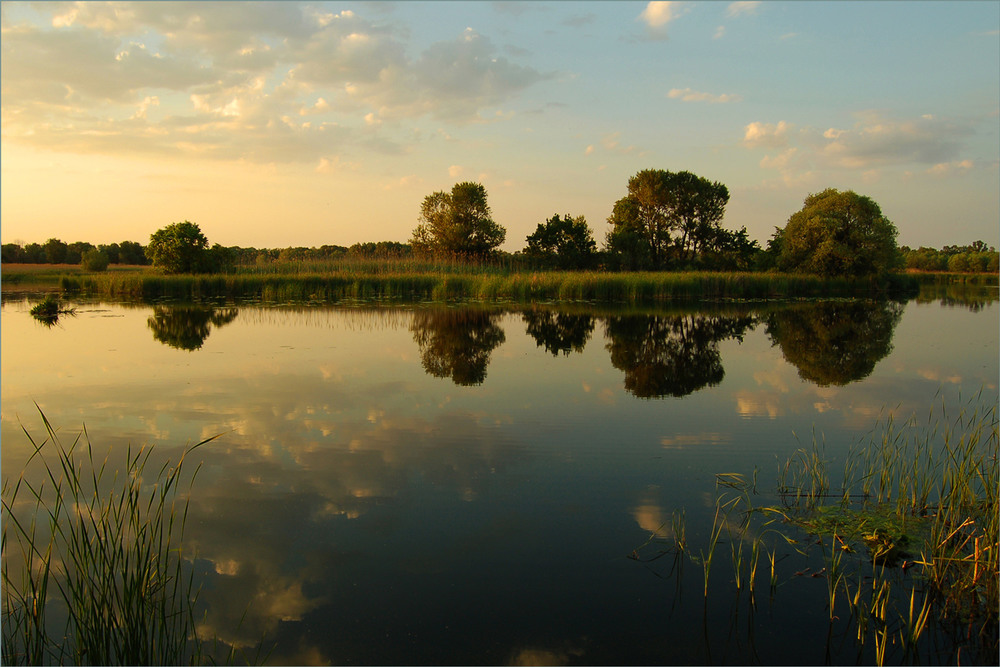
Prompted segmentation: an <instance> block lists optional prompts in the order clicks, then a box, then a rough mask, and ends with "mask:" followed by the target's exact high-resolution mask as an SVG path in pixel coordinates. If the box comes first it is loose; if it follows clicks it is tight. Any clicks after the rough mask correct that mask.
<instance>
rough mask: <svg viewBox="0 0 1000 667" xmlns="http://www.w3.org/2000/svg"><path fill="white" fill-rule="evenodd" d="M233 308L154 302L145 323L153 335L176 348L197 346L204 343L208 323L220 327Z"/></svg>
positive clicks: (233, 314) (233, 312)
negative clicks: (157, 304)
mask: <svg viewBox="0 0 1000 667" xmlns="http://www.w3.org/2000/svg"><path fill="white" fill-rule="evenodd" d="M238 314H239V310H238V309H236V308H221V309H216V308H206V307H202V306H154V307H153V314H152V316H150V318H149V320H148V322H147V324H148V326H149V328H150V329H152V331H153V338H154V339H156V340H158V341H160V342H161V343H163V344H164V345H169V346H170V347H176V348H177V349H179V350H189V351H193V350H197V349H200V348H201V346H202V345H204V344H205V339H206V338H208V334H209V333H211V330H212V326H213V325H214V326H216V327H221V326H225V325H227V324H229V323H230V322H232V321H233V320H235V319H236V316H237V315H238Z"/></svg>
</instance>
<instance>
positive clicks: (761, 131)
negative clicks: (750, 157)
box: [743, 120, 792, 148]
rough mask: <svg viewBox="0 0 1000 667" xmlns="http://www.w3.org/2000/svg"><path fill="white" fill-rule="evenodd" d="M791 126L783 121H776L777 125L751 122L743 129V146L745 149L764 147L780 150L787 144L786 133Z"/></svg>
mask: <svg viewBox="0 0 1000 667" xmlns="http://www.w3.org/2000/svg"><path fill="white" fill-rule="evenodd" d="M791 127H792V125H791V124H790V123H787V122H785V121H783V120H782V121H778V124H777V125H774V124H772V123H760V122H753V123H750V124H749V125H747V126H746V128H744V133H743V145H744V146H746V147H747V148H756V147H758V146H764V147H767V148H780V147H782V146H785V145H786V144H787V143H788V137H787V135H788V131H789V130H790V129H791Z"/></svg>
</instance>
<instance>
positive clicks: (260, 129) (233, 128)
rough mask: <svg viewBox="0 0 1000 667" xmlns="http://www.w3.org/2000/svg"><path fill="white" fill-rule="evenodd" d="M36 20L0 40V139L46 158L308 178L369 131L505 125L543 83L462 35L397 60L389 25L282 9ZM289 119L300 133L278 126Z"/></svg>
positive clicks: (172, 6) (222, 6)
mask: <svg viewBox="0 0 1000 667" xmlns="http://www.w3.org/2000/svg"><path fill="white" fill-rule="evenodd" d="M38 11H39V12H41V13H43V14H45V13H48V14H49V16H50V17H51V21H50V24H51V25H50V26H44V25H43V26H41V27H35V26H31V25H29V24H18V25H14V24H5V25H4V34H3V41H2V49H3V53H2V61H3V65H4V72H3V74H4V76H3V84H4V90H3V97H2V100H0V101H2V106H3V117H4V138H5V140H12V141H18V142H22V143H32V144H34V145H36V146H43V147H46V148H50V149H56V150H67V151H72V152H83V153H86V152H90V151H97V152H117V151H126V152H142V153H152V154H157V153H159V154H170V155H177V154H179V153H181V154H183V153H191V154H195V153H196V154H199V155H204V156H214V157H218V158H222V159H242V160H247V161H252V162H266V163H270V162H286V161H295V162H301V163H305V164H317V163H318V162H319V160H320V159H322V158H328V157H329V156H332V155H338V154H341V153H342V151H343V150H344V148H345V146H347V145H349V144H351V143H358V142H361V141H364V142H366V143H367V144H368V145H372V142H373V141H376V140H375V139H373V138H372V135H371V133H370V131H368V128H371V127H373V126H376V125H378V124H379V123H381V122H383V121H386V122H388V121H393V120H396V121H398V120H399V119H403V118H416V117H421V116H432V117H434V118H437V119H439V120H443V121H449V122H452V123H458V124H461V123H468V122H485V121H486V120H488V121H489V122H502V121H504V120H507V119H509V118H511V117H512V115H513V112H512V111H510V110H507V111H504V112H503V113H494V112H495V111H496V109H495V107H499V106H501V105H503V104H505V103H506V102H507V101H509V100H510V99H511V98H512V97H514V96H516V95H517V94H518V93H519V92H520V91H522V90H524V89H525V88H527V87H529V86H532V85H534V84H535V83H537V82H539V81H541V80H543V79H545V78H547V76H548V75H545V74H542V73H540V72H538V71H536V70H534V69H533V68H531V67H526V66H521V65H518V64H516V63H514V62H511V61H509V60H507V59H505V58H503V57H500V56H499V55H498V52H497V49H496V48H495V47H494V45H493V44H492V43H491V42H490V40H489V39H488V38H487V37H485V36H482V35H480V34H478V33H477V32H476V31H474V30H466V31H465V32H463V33H462V34H461V35H459V36H458V37H457V38H456V39H454V40H451V41H442V42H437V43H434V44H431V45H430V46H429V47H428V48H427V49H425V50H424V51H423V53H419V54H417V55H416V56H415V57H411V56H409V55H408V54H407V41H408V39H409V35H408V33H406V32H405V31H404V30H402V29H401V28H400V27H399V26H397V25H395V24H375V23H373V22H370V21H367V20H365V19H364V18H362V17H361V16H359V15H358V14H355V13H353V12H350V11H343V12H340V13H336V14H334V13H329V12H324V11H321V10H318V9H314V8H311V7H309V6H304V5H297V4H296V5H292V4H290V3H289V4H285V3H248V4H237V3H114V4H112V3H108V4H102V3H77V4H73V5H66V4H63V3H49V4H41V5H39V6H38ZM137 35H142V38H141V39H142V43H139V42H138V41H137V40H136V36H137ZM150 45H156V46H155V47H154V46H150ZM152 100H157V101H158V107H157V113H156V114H155V117H154V116H153V115H152V114H150V113H149V111H150V108H151V107H152V106H153V105H154V104H156V102H153V101H152ZM302 116H310V117H315V118H316V120H310V122H308V123H295V122H292V121H291V119H292V118H298V117H302ZM335 119H341V122H340V123H337V122H335ZM387 136H390V135H387ZM378 142H379V143H378V144H377V145H375V148H376V149H377V150H380V151H383V152H398V151H399V150H400V148H399V147H398V146H396V145H394V144H392V143H391V142H390V140H389V139H386V138H382V139H379V140H378ZM178 148H180V149H181V151H178Z"/></svg>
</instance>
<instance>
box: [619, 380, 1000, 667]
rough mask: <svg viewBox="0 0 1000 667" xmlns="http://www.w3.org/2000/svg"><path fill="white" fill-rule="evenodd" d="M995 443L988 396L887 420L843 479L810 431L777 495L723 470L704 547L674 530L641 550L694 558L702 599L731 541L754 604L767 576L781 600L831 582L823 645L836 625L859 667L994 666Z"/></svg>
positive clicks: (641, 554) (856, 453)
mask: <svg viewBox="0 0 1000 667" xmlns="http://www.w3.org/2000/svg"><path fill="white" fill-rule="evenodd" d="M998 440H1000V438H998V419H997V405H996V402H995V401H993V402H984V400H983V396H982V394H980V395H978V396H976V397H974V398H973V399H972V400H970V401H968V402H967V403H964V404H963V406H962V407H961V408H960V409H959V412H958V414H957V415H955V414H953V413H952V414H949V411H948V410H947V409H946V408H945V407H944V405H943V404H942V405H941V406H934V407H932V408H931V409H930V410H929V411H928V414H927V416H926V418H925V419H920V418H918V417H916V416H914V417H911V418H910V419H908V420H906V421H905V422H903V423H897V422H896V421H895V420H894V418H893V416H892V415H891V414H889V415H886V416H885V417H884V418H881V419H880V420H879V422H878V423H877V424H876V426H875V428H874V429H873V430H872V431H871V433H870V434H869V436H868V437H867V438H866V439H865V440H863V441H862V442H861V443H860V444H858V445H857V446H855V447H854V448H852V450H851V451H850V453H849V454H848V456H847V457H846V460H845V463H844V469H843V472H842V473H839V474H838V475H837V476H836V477H835V476H834V475H833V474H831V471H830V467H829V463H830V462H829V461H828V459H827V457H826V454H825V447H824V445H823V442H822V439H821V438H816V437H815V436H814V438H813V442H812V446H811V447H809V448H803V449H801V450H799V451H798V452H797V453H796V454H795V456H793V457H791V458H790V459H789V460H788V461H787V462H786V463H785V464H784V465H783V466H781V467H780V468H779V472H778V476H777V487H776V491H775V493H774V495H773V496H771V497H770V499H768V498H767V497H765V498H763V499H761V498H760V497H759V495H758V490H757V479H756V471H755V472H754V475H753V476H752V478H750V477H747V476H746V475H743V474H740V473H722V474H720V475H718V476H717V489H718V496H717V499H716V503H715V514H714V518H713V520H712V525H711V527H710V528H706V533H707V537H706V538H705V539H706V540H707V542H706V544H705V546H703V547H697V546H692V545H691V544H690V535H691V531H690V529H688V530H687V531H685V530H683V529H681V530H678V529H677V527H676V526H674V529H673V531H672V532H673V537H672V538H671V541H669V542H668V544H667V546H666V549H664V548H663V542H662V540H660V539H655V538H654V537H651V538H650V540H648V541H647V542H646V543H645V544H644V545H643V546H642V547H640V548H639V550H636V551H634V552H633V553H632V558H634V559H637V560H641V561H644V562H650V561H652V560H656V559H658V558H660V557H661V556H662V555H664V554H665V553H671V552H672V553H674V555H675V557H677V556H686V557H687V558H688V559H690V560H692V561H694V562H696V563H698V564H699V565H700V566H701V567H702V569H703V573H704V594H705V600H706V604H707V603H708V599H709V590H710V583H711V582H710V573H711V572H712V571H714V568H713V561H717V560H718V557H719V555H720V554H719V552H720V551H724V550H722V549H721V548H720V545H722V544H727V543H728V545H729V549H728V551H729V553H730V558H731V562H732V570H731V572H732V573H733V577H734V578H732V579H730V581H732V582H734V583H735V594H736V596H737V598H739V597H740V596H742V595H744V592H746V599H747V600H748V602H747V604H748V605H749V607H750V608H751V610H752V609H753V608H754V607H755V605H756V603H755V600H756V594H757V592H758V591H760V590H761V582H762V580H763V574H764V573H765V572H766V571H768V570H769V571H770V576H769V581H768V586H767V589H766V590H767V591H768V598H769V600H770V601H771V603H772V604H778V603H779V602H777V599H778V597H779V596H778V589H779V588H784V587H785V586H791V587H793V588H794V587H795V586H794V582H795V581H796V580H799V579H800V578H803V577H807V578H816V577H821V578H824V579H825V580H826V583H827V585H826V595H825V596H824V598H823V599H822V600H818V601H817V604H822V605H825V607H826V610H827V613H828V617H829V622H830V632H829V633H828V635H827V642H829V641H830V640H831V637H833V636H834V634H835V633H834V627H835V626H836V627H837V629H838V632H839V633H842V634H843V635H846V636H847V639H848V640H852V641H854V642H856V645H857V650H858V653H857V655H858V660H859V661H860V662H866V661H871V662H875V663H876V664H879V665H883V664H889V663H891V662H913V661H916V662H932V663H938V662H953V663H955V662H957V663H959V664H995V660H996V656H997V651H998V648H1000V643H998V621H1000V619H998V615H1000V595H998V583H1000V565H998V551H1000V546H998V542H1000V525H998V524H1000V504H998V500H997V495H998V480H1000V465H998ZM654 535H655V534H654ZM678 536H681V537H679V538H678ZM656 543H660V548H659V551H657V552H656V553H654V554H653V555H652V556H651V557H650V556H649V550H650V549H651V548H654V546H653V545H655V544H656ZM748 552H749V553H748ZM782 561H784V565H782ZM807 564H808V566H807ZM758 573H760V575H759V574H758ZM759 580H760V581H759ZM798 594H799V595H801V593H798ZM792 595H796V593H792ZM795 604H802V602H801V598H797V599H796V600H795ZM817 641H818V642H819V643H822V639H821V638H817ZM828 646H829V644H828Z"/></svg>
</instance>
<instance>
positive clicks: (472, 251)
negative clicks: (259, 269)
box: [2, 169, 998, 277]
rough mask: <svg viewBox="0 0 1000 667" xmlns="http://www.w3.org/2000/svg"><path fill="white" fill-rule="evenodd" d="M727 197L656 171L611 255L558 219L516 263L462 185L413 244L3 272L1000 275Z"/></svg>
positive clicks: (131, 245) (180, 255)
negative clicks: (748, 218)
mask: <svg viewBox="0 0 1000 667" xmlns="http://www.w3.org/2000/svg"><path fill="white" fill-rule="evenodd" d="M728 202H729V190H728V188H727V187H726V186H725V185H724V184H722V183H719V182H717V181H711V180H709V179H707V178H704V177H701V176H698V175H695V174H692V173H690V172H687V171H681V172H670V171H666V170H662V169H646V170H643V171H640V172H638V173H636V174H635V175H634V176H632V177H631V178H630V179H629V180H628V183H627V194H626V195H625V196H624V197H622V198H621V199H619V200H618V201H616V202H615V204H614V206H613V208H612V212H611V215H610V216H609V217H608V220H607V223H608V226H609V227H608V230H607V232H606V234H605V237H604V244H603V247H602V248H601V249H598V246H597V241H596V240H595V239H594V236H593V233H592V231H591V229H590V227H589V226H588V224H587V221H586V219H585V218H584V217H583V216H582V215H580V216H574V215H571V214H563V215H559V214H556V215H553V216H552V217H551V218H549V219H547V220H545V221H544V222H541V223H538V226H537V228H536V229H535V231H534V232H532V233H531V234H529V235H528V236H527V237H526V239H525V247H524V249H523V250H520V251H518V252H515V253H507V252H503V251H501V250H500V245H502V244H503V242H504V241H505V240H506V234H507V232H506V229H505V228H504V227H503V226H502V225H500V224H499V223H497V222H496V221H495V220H494V219H493V214H492V211H491V209H490V206H489V203H488V197H487V192H486V188H485V187H484V186H483V185H482V184H481V183H473V182H463V183H456V184H455V185H454V186H453V187H452V189H451V190H450V191H438V192H434V193H432V194H430V195H427V196H426V197H425V198H424V201H423V203H422V204H421V207H420V212H419V216H418V224H417V226H416V227H415V228H414V230H413V232H412V235H411V238H410V241H409V242H408V243H397V242H391V241H382V242H369V243H358V244H355V245H353V246H350V247H344V246H336V245H324V246H321V247H319V248H304V247H297V248H291V247H290V248H284V249H256V248H241V247H238V246H234V247H224V246H221V245H219V244H215V245H212V246H209V243H208V239H207V238H206V237H205V235H204V234H203V233H202V232H201V229H200V228H199V227H198V225H197V224H195V223H192V222H189V221H186V220H185V221H183V222H178V223H173V224H171V225H168V226H166V227H164V228H162V229H160V230H157V231H156V232H154V233H153V234H152V235H151V236H150V242H149V244H148V245H146V246H142V245H140V244H139V243H137V242H134V241H125V242H122V243H114V244H110V245H102V246H93V245H91V244H89V243H72V244H67V243H64V242H62V241H60V240H58V239H49V240H48V241H47V242H46V243H45V244H44V245H39V244H28V245H26V246H21V245H18V244H5V245H3V248H2V250H3V256H2V260H3V261H4V262H10V263H20V262H26V263H51V264H64V263H65V264H81V265H83V267H84V268H86V269H88V270H94V271H101V270H103V269H104V268H106V267H107V266H108V265H109V264H140V265H141V264H153V265H154V266H157V267H159V268H162V269H163V270H164V271H166V272H168V273H202V272H217V271H224V270H227V269H231V268H234V267H237V266H246V265H248V264H258V265H259V264H268V263H272V262H287V261H324V260H331V259H343V258H351V257H358V258H377V259H399V258H410V257H419V258H426V257H442V256H444V257H448V258H452V259H457V260H460V261H469V260H472V261H477V262H498V261H499V262H503V263H505V264H507V265H509V266H514V267H517V268H525V269H561V270H580V269H604V270H612V271H615V270H625V271H637V270H643V271H664V270H668V271H685V270H708V271H767V270H779V271H785V272H791V273H813V274H818V275H823V276H831V277H832V276H870V275H883V274H885V273H888V272H890V271H895V270H899V269H903V268H911V269H917V270H924V271H955V272H987V271H989V272H995V271H997V270H998V266H997V252H996V249H995V248H992V247H987V246H986V244H985V243H984V242H982V241H977V242H976V243H974V244H973V245H972V246H961V247H957V246H946V247H945V248H943V249H942V250H941V251H936V250H933V249H929V248H920V249H918V250H912V249H910V248H907V247H903V248H899V247H898V246H897V245H896V237H897V236H898V230H897V229H896V226H895V225H894V224H893V223H892V222H891V221H890V220H889V219H888V218H886V217H885V216H884V215H883V214H882V211H881V209H880V208H879V206H878V204H877V203H876V202H875V201H873V200H872V199H871V198H869V197H865V196H862V195H859V194H857V193H855V192H853V191H850V190H848V191H839V190H836V189H834V188H828V189H826V190H823V191H822V192H818V193H812V194H809V195H808V196H807V197H806V198H805V200H804V202H803V206H802V208H801V209H800V210H799V211H796V212H795V213H793V214H792V215H791V216H790V217H789V218H788V220H787V223H786V224H785V226H784V227H775V231H774V234H773V235H772V237H771V239H769V240H768V243H767V246H766V247H765V248H762V247H761V246H760V244H758V242H757V241H755V240H752V239H750V238H749V235H748V234H747V230H746V227H741V228H740V229H738V230H736V229H728V228H726V227H724V226H723V225H722V220H723V217H724V215H725V208H726V205H727V204H728Z"/></svg>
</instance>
